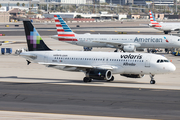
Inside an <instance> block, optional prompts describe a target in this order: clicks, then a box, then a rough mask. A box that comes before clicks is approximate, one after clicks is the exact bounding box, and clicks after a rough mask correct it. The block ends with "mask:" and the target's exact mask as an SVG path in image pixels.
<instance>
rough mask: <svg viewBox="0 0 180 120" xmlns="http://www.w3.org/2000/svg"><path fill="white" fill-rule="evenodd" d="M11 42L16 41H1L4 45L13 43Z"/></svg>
mask: <svg viewBox="0 0 180 120" xmlns="http://www.w3.org/2000/svg"><path fill="white" fill-rule="evenodd" d="M11 43H14V42H11V41H0V46H1V45H4V44H11Z"/></svg>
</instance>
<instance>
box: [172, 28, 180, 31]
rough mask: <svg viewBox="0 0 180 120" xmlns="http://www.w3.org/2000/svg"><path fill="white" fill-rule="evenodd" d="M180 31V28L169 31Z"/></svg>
mask: <svg viewBox="0 0 180 120" xmlns="http://www.w3.org/2000/svg"><path fill="white" fill-rule="evenodd" d="M179 30H180V28H173V29H171V31H179Z"/></svg>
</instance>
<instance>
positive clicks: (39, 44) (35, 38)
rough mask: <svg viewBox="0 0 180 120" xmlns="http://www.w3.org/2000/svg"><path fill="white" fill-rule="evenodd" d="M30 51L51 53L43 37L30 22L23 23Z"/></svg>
mask: <svg viewBox="0 0 180 120" xmlns="http://www.w3.org/2000/svg"><path fill="white" fill-rule="evenodd" d="M23 24H24V29H25V33H26V40H27V45H28V50H29V51H49V50H51V49H49V48H48V47H47V45H46V44H45V43H44V42H43V40H42V38H41V36H40V35H39V33H38V32H37V31H36V29H35V28H34V26H33V25H32V23H31V22H30V21H23Z"/></svg>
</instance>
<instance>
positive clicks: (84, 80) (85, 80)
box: [83, 77, 92, 83]
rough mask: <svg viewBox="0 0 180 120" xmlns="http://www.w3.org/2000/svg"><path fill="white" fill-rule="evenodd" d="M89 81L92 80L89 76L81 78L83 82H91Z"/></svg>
mask: <svg viewBox="0 0 180 120" xmlns="http://www.w3.org/2000/svg"><path fill="white" fill-rule="evenodd" d="M91 81H92V79H91V78H89V77H84V79H83V82H85V83H87V82H91Z"/></svg>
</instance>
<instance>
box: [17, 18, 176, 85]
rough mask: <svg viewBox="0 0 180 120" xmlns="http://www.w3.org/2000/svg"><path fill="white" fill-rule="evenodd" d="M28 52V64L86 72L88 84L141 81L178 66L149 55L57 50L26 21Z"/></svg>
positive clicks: (159, 57)
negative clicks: (117, 79)
mask: <svg viewBox="0 0 180 120" xmlns="http://www.w3.org/2000/svg"><path fill="white" fill-rule="evenodd" d="M23 23H24V29H25V34H26V40H27V45H28V51H27V52H22V53H21V54H20V56H22V57H24V58H25V59H26V60H27V62H28V64H30V63H31V62H35V63H38V64H41V65H46V66H47V67H51V68H56V69H59V70H65V71H75V72H84V73H85V77H84V79H83V81H84V82H91V81H92V80H94V79H96V80H107V81H113V80H114V76H113V75H114V74H120V75H122V76H125V77H130V78H141V77H143V76H144V75H145V74H149V75H150V77H151V81H150V83H151V84H155V80H154V79H153V78H154V75H155V74H163V73H169V72H173V71H175V70H176V67H175V66H174V65H173V64H172V63H171V62H169V61H168V60H167V58H165V57H164V56H161V55H156V54H148V53H120V52H86V51H53V50H51V49H50V48H48V46H47V45H46V44H45V43H44V42H43V40H42V38H41V37H40V35H39V33H38V32H37V31H36V29H35V28H34V26H33V25H32V24H31V22H30V21H23Z"/></svg>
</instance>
